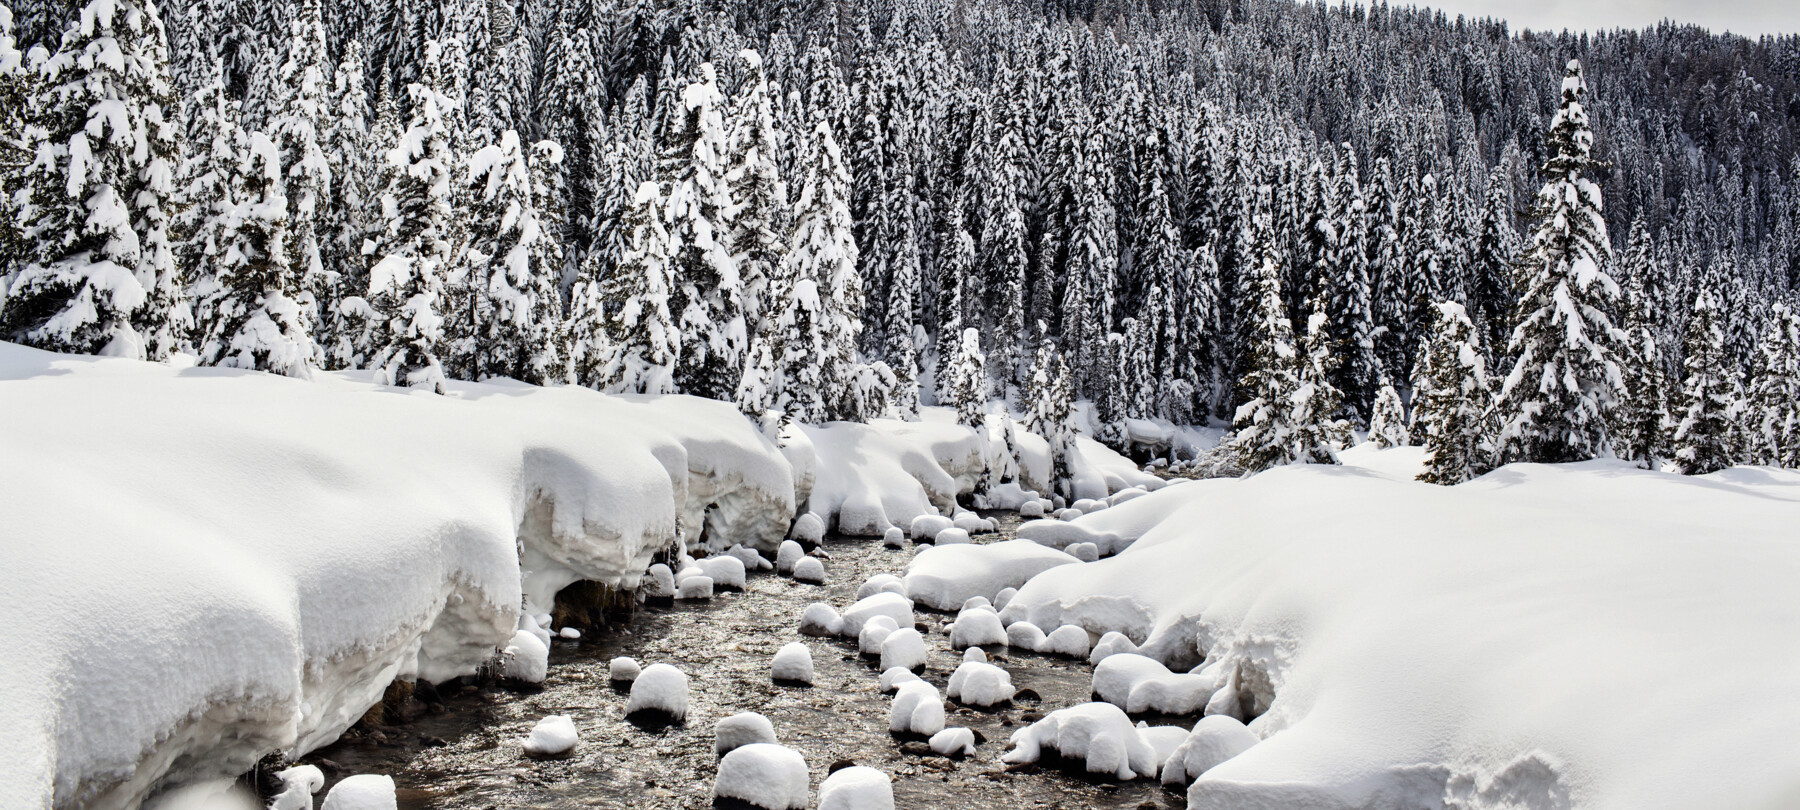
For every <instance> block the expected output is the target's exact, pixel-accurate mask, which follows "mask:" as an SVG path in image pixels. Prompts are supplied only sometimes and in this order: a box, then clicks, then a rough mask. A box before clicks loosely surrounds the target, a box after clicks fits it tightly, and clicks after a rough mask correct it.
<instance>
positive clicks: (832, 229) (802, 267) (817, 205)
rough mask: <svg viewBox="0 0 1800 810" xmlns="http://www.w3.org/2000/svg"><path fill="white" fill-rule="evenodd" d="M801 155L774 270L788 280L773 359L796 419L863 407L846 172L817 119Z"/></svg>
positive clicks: (846, 414) (857, 282) (848, 415)
mask: <svg viewBox="0 0 1800 810" xmlns="http://www.w3.org/2000/svg"><path fill="white" fill-rule="evenodd" d="M801 159H802V162H803V165H802V172H801V178H802V179H801V184H800V193H799V196H798V197H797V198H796V199H795V201H794V234H793V237H792V239H791V240H790V241H789V243H788V252H787V255H786V256H785V257H783V266H782V268H781V269H780V271H779V275H780V276H781V277H782V278H783V279H784V280H786V281H787V283H788V284H789V287H790V290H789V292H788V294H787V295H786V296H784V297H783V301H784V303H783V306H784V307H785V310H786V311H785V312H783V313H782V315H781V324H780V331H781V333H782V334H783V335H784V338H783V340H782V341H781V347H782V348H781V352H780V355H779V357H778V359H777V365H778V366H779V367H780V368H781V377H782V379H781V391H782V400H783V401H784V402H785V403H789V404H787V405H784V407H783V410H785V411H788V412H789V413H790V415H791V416H792V418H794V419H796V420H799V421H802V422H823V421H836V420H843V419H853V418H855V416H856V415H857V413H858V412H859V411H860V410H861V409H860V408H858V407H857V406H856V403H854V402H852V401H850V400H851V399H852V397H851V396H850V394H851V392H853V391H854V390H855V389H854V385H853V384H854V383H855V375H856V344H857V340H858V338H859V337H860V336H861V334H862V320H861V318H860V313H861V312H862V298H863V290H862V279H861V278H860V277H859V276H858V275H857V270H856V267H857V265H856V257H857V246H856V240H855V238H854V237H853V236H852V233H851V227H852V223H851V219H850V207H849V203H848V197H847V193H848V190H849V188H850V176H849V173H848V172H847V171H846V170H845V168H844V159H843V154H842V153H841V152H840V151H839V150H838V145H837V140H836V138H834V137H833V136H832V134H831V128H830V127H829V126H827V125H826V124H825V123H824V122H823V121H819V122H818V123H817V124H816V125H815V127H814V129H813V136H812V138H811V140H810V141H809V142H808V144H807V147H806V150H805V154H804V155H803V156H802V158H801ZM803 310H804V314H802V311H803ZM815 380H816V382H815Z"/></svg>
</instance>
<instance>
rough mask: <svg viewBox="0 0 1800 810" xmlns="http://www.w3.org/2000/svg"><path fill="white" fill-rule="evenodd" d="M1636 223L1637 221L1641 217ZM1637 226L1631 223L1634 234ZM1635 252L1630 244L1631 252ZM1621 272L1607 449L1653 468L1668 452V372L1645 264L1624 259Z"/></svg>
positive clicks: (1669, 424)
mask: <svg viewBox="0 0 1800 810" xmlns="http://www.w3.org/2000/svg"><path fill="white" fill-rule="evenodd" d="M1639 224H1640V226H1641V224H1642V223H1641V220H1640V223H1639ZM1638 230H1639V228H1637V227H1634V228H1633V233H1634V235H1635V234H1636V233H1637V232H1638ZM1634 242H1635V239H1634ZM1636 253H1637V251H1636V250H1634V251H1633V254H1636ZM1625 272H1626V275H1625V278H1624V289H1623V298H1624V309H1625V312H1624V313H1623V317H1622V321H1623V323H1622V324H1621V327H1622V331H1623V332H1624V333H1625V338H1626V340H1625V342H1624V344H1622V345H1621V346H1620V350H1619V359H1620V365H1621V367H1622V371H1623V374H1624V382H1625V399H1624V401H1623V402H1620V403H1619V407H1618V409H1617V410H1616V411H1614V419H1615V422H1616V424H1614V426H1613V452H1614V453H1615V454H1617V455H1618V457H1619V458H1621V459H1624V460H1626V461H1635V462H1638V463H1639V464H1640V465H1642V466H1643V467H1644V468H1645V469H1651V470H1654V469H1656V468H1657V467H1658V464H1659V463H1660V462H1661V461H1662V460H1663V459H1666V458H1668V454H1669V448H1668V445H1669V432H1670V430H1671V429H1672V428H1673V424H1672V423H1671V420H1670V417H1669V392H1668V375H1667V374H1666V372H1665V371H1664V366H1663V356H1662V349H1661V347H1660V346H1659V345H1658V343H1657V340H1656V332H1655V325H1654V322H1652V321H1650V320H1649V317H1650V305H1649V295H1648V294H1647V293H1646V291H1645V289H1644V287H1645V282H1646V281H1647V279H1646V276H1647V275H1648V274H1649V272H1650V267H1649V266H1648V264H1638V263H1637V262H1634V261H1628V262H1627V263H1626V269H1625Z"/></svg>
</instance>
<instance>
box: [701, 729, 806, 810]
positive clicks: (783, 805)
mask: <svg viewBox="0 0 1800 810" xmlns="http://www.w3.org/2000/svg"><path fill="white" fill-rule="evenodd" d="M811 785H812V782H811V779H810V777H809V776H808V774H807V770H806V758H805V757H802V756H800V754H799V752H797V751H795V750H793V749H792V748H788V747H787V746H784V745H776V744H774V743H751V744H749V745H745V746H741V747H738V748H734V749H732V750H731V752H730V753H728V754H726V755H725V758H724V759H721V760H719V775H718V778H717V779H715V780H714V781H713V794H712V795H713V800H714V801H717V800H719V799H737V800H739V801H742V802H747V803H749V804H751V805H754V806H756V807H760V808H763V810H806V806H807V804H808V796H807V794H808V792H809V790H810V788H811Z"/></svg>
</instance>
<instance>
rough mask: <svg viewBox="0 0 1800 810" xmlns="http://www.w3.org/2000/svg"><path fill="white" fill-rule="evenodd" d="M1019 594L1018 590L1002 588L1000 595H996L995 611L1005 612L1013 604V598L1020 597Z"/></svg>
mask: <svg viewBox="0 0 1800 810" xmlns="http://www.w3.org/2000/svg"><path fill="white" fill-rule="evenodd" d="M1018 593H1019V589H1018V588H1001V589H1000V592H999V593H997V594H994V609H995V610H1005V609H1006V606H1007V605H1008V604H1009V603H1011V602H1012V598H1013V597H1014V596H1016V595H1018Z"/></svg>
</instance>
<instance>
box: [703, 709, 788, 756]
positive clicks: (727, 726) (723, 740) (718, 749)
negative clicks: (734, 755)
mask: <svg viewBox="0 0 1800 810" xmlns="http://www.w3.org/2000/svg"><path fill="white" fill-rule="evenodd" d="M773 742H776V739H775V724H773V723H770V722H769V718H767V717H764V716H762V715H760V714H757V713H756V712H741V713H738V714H734V715H732V716H730V717H726V718H723V719H721V720H719V722H717V723H714V724H713V756H715V757H723V756H725V755H726V754H729V753H731V752H732V751H734V750H736V749H739V748H742V747H744V746H746V745H754V744H756V743H773Z"/></svg>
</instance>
